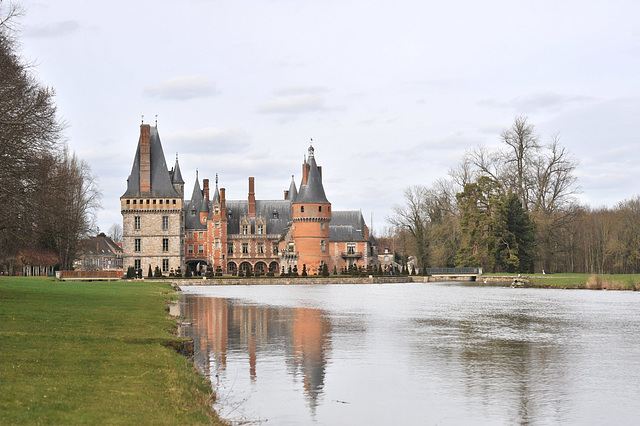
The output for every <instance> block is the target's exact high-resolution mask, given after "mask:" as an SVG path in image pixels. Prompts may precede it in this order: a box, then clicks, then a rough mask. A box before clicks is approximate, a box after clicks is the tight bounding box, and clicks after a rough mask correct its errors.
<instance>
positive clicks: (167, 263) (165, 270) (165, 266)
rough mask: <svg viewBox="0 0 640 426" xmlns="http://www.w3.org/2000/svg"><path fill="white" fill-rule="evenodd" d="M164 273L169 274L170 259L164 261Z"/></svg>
mask: <svg viewBox="0 0 640 426" xmlns="http://www.w3.org/2000/svg"><path fill="white" fill-rule="evenodd" d="M160 201H162V200H160ZM162 272H169V259H162Z"/></svg>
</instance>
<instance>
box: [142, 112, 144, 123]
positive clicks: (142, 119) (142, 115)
mask: <svg viewBox="0 0 640 426" xmlns="http://www.w3.org/2000/svg"><path fill="white" fill-rule="evenodd" d="M142 124H144V114H142Z"/></svg>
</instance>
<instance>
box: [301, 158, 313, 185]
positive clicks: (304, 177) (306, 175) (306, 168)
mask: <svg viewBox="0 0 640 426" xmlns="http://www.w3.org/2000/svg"><path fill="white" fill-rule="evenodd" d="M309 170H311V166H310V165H309V163H307V162H305V163H304V164H303V165H302V183H301V185H306V184H307V180H308V179H309Z"/></svg>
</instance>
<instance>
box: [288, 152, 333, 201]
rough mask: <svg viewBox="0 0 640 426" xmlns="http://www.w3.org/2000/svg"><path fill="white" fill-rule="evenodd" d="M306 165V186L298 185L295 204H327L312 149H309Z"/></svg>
mask: <svg viewBox="0 0 640 426" xmlns="http://www.w3.org/2000/svg"><path fill="white" fill-rule="evenodd" d="M307 164H308V165H309V176H308V177H307V184H306V185H300V191H298V196H297V197H296V199H295V201H293V202H294V203H296V204H300V203H329V201H328V200H327V196H326V195H325V194H324V186H322V177H320V170H318V165H317V164H316V159H315V156H314V155H313V147H312V146H311V147H309V158H307Z"/></svg>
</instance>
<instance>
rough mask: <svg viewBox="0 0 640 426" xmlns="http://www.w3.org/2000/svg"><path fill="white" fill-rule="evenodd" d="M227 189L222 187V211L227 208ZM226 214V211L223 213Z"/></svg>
mask: <svg viewBox="0 0 640 426" xmlns="http://www.w3.org/2000/svg"><path fill="white" fill-rule="evenodd" d="M225 192H226V191H225V189H224V188H220V211H221V212H224V211H225V209H226V208H227V200H226V198H225ZM223 214H226V213H223Z"/></svg>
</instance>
